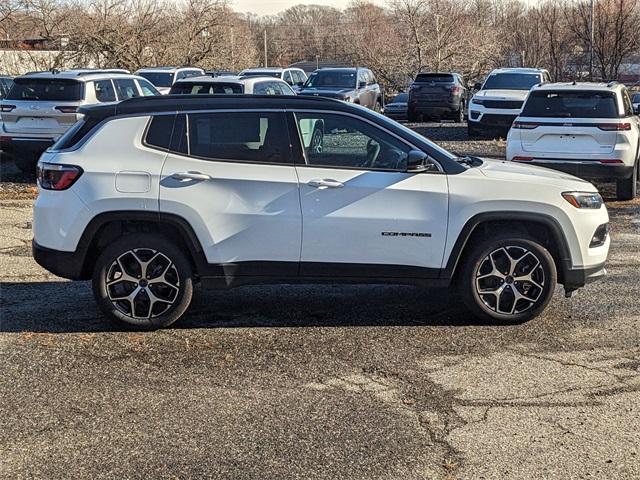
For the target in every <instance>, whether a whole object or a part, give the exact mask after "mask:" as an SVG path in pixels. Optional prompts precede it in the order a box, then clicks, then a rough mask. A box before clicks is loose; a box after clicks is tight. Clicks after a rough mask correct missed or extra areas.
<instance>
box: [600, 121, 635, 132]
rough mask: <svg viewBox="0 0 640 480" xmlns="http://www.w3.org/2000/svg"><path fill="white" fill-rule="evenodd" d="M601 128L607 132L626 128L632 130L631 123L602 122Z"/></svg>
mask: <svg viewBox="0 0 640 480" xmlns="http://www.w3.org/2000/svg"><path fill="white" fill-rule="evenodd" d="M598 128H599V129H600V130H604V131H607V132H620V131H624V130H631V124H630V123H601V124H599V125H598Z"/></svg>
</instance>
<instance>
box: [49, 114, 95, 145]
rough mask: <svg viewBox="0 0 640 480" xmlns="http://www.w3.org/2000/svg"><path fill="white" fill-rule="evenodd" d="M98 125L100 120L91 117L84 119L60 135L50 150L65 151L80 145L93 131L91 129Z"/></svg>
mask: <svg viewBox="0 0 640 480" xmlns="http://www.w3.org/2000/svg"><path fill="white" fill-rule="evenodd" d="M98 123H100V119H98V118H93V117H84V119H82V120H79V121H77V122H76V123H74V124H73V126H72V127H71V128H70V129H69V130H67V131H66V132H65V133H64V135H62V136H61V137H60V138H59V139H58V140H57V141H56V143H54V144H53V145H52V146H51V148H50V150H54V151H58V150H67V149H69V148H73V147H75V146H76V145H78V144H79V143H80V141H81V140H82V139H83V138H85V137H86V136H87V135H89V133H90V132H91V131H92V130H93V127H95V126H96V125H98Z"/></svg>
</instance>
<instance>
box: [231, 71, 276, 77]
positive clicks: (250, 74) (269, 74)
mask: <svg viewBox="0 0 640 480" xmlns="http://www.w3.org/2000/svg"><path fill="white" fill-rule="evenodd" d="M240 75H241V76H243V77H275V78H280V72H261V71H259V70H258V71H253V72H252V71H248V72H242V73H241V74H240Z"/></svg>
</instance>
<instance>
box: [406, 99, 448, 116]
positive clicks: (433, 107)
mask: <svg viewBox="0 0 640 480" xmlns="http://www.w3.org/2000/svg"><path fill="white" fill-rule="evenodd" d="M408 108H409V110H411V111H413V112H415V113H422V114H427V115H439V114H443V113H450V112H456V111H458V108H460V100H455V99H447V100H419V99H416V100H414V101H411V102H409V107H408Z"/></svg>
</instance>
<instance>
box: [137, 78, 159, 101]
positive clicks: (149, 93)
mask: <svg viewBox="0 0 640 480" xmlns="http://www.w3.org/2000/svg"><path fill="white" fill-rule="evenodd" d="M136 81H137V82H138V85H139V86H140V90H142V96H143V97H153V96H156V95H160V92H159V91H158V90H156V87H154V86H153V85H152V84H151V83H150V82H148V81H146V80H140V79H138V80H136Z"/></svg>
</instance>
